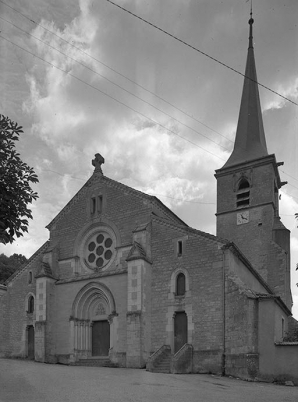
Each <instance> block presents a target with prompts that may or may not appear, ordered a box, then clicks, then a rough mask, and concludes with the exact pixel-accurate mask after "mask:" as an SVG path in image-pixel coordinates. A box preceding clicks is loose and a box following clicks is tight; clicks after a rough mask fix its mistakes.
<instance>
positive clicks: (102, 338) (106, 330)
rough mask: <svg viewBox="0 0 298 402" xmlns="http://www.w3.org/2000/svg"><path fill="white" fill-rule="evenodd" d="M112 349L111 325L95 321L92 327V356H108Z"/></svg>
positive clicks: (106, 322)
mask: <svg viewBox="0 0 298 402" xmlns="http://www.w3.org/2000/svg"><path fill="white" fill-rule="evenodd" d="M109 349H110V324H109V322H108V321H94V322H93V326H92V356H108V355H109Z"/></svg>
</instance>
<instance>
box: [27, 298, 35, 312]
mask: <svg viewBox="0 0 298 402" xmlns="http://www.w3.org/2000/svg"><path fill="white" fill-rule="evenodd" d="M33 311H34V297H33V296H29V299H28V313H33Z"/></svg>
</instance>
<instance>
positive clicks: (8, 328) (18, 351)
mask: <svg viewBox="0 0 298 402" xmlns="http://www.w3.org/2000/svg"><path fill="white" fill-rule="evenodd" d="M39 264H40V258H38V257H37V258H36V259H34V260H33V261H32V262H31V263H29V264H28V265H27V267H26V268H25V269H24V270H23V271H22V272H20V273H19V274H18V275H17V276H16V277H15V278H14V279H13V280H12V281H11V282H10V283H9V285H8V289H7V294H6V295H5V296H4V297H5V304H6V310H5V312H4V317H5V321H4V325H5V330H4V331H5V333H4V336H5V337H4V339H3V338H2V339H3V344H4V345H5V350H4V351H3V352H4V354H5V355H7V356H19V357H25V356H26V355H27V339H26V337H27V332H26V327H27V326H28V325H34V324H35V314H36V312H35V309H34V313H33V314H28V313H27V310H28V303H27V297H28V295H29V294H32V295H34V297H35V293H36V292H35V283H36V280H35V275H36V274H37V272H38V269H39ZM29 271H32V283H31V284H29V283H28V273H29ZM35 302H36V299H35ZM2 339H1V343H2Z"/></svg>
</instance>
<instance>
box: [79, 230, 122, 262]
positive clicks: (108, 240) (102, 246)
mask: <svg viewBox="0 0 298 402" xmlns="http://www.w3.org/2000/svg"><path fill="white" fill-rule="evenodd" d="M114 248H115V244H114V240H113V239H112V237H111V235H110V234H109V233H107V232H101V233H96V234H94V235H93V236H92V237H89V239H88V240H87V242H86V247H85V259H86V261H87V263H88V266H89V267H90V268H92V269H101V268H103V267H104V266H106V265H107V264H108V263H109V261H110V260H111V258H112V256H113V253H114Z"/></svg>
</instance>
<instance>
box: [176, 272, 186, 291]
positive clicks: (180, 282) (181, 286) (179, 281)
mask: <svg viewBox="0 0 298 402" xmlns="http://www.w3.org/2000/svg"><path fill="white" fill-rule="evenodd" d="M176 295H177V296H184V295H185V275H184V274H183V273H182V272H180V273H179V274H178V275H177V278H176Z"/></svg>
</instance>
